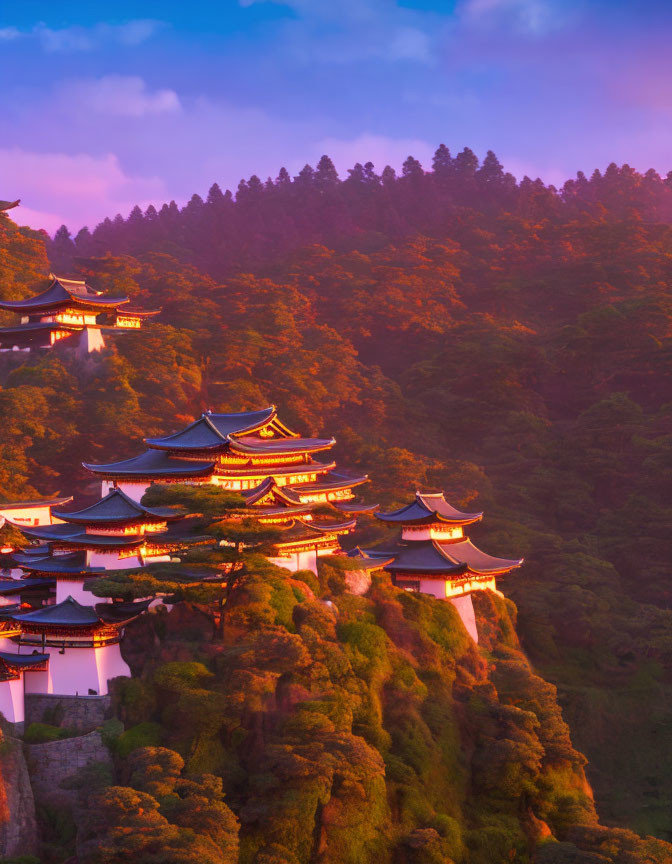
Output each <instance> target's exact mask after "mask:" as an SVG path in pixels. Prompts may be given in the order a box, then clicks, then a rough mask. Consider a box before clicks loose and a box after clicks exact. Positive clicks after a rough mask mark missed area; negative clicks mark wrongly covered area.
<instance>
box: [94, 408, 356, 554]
mask: <svg viewBox="0 0 672 864" xmlns="http://www.w3.org/2000/svg"><path fill="white" fill-rule="evenodd" d="M335 443H336V442H335V439H334V438H304V437H301V436H300V435H299V434H298V433H296V432H293V431H292V430H291V429H289V428H288V427H287V426H285V424H284V423H282V422H281V421H280V419H279V418H278V415H277V409H276V408H275V406H273V405H272V406H270V407H269V408H263V409H260V410H256V411H242V412H237V413H233V414H218V413H214V412H212V411H208V412H206V413H204V414H202V415H201V416H200V417H199V418H197V419H196V420H194V422H193V423H190V424H189V425H188V426H186V427H185V428H184V429H181V430H179V431H178V432H174V433H173V434H171V435H167V436H165V437H162V438H146V439H145V444H146V446H147V448H148V449H147V450H145V451H144V452H143V453H141V454H139V455H138V456H135V457H133V458H131V459H125V460H123V461H122V462H112V463H108V464H106V465H93V464H90V463H84V467H85V468H87V469H88V470H89V471H91V472H92V473H94V474H95V475H97V476H98V477H100V478H101V481H102V488H103V492H106V491H108V490H110V489H118V490H122V491H123V492H124V493H125V494H126V495H127V496H128V497H129V498H131V499H133V500H135V501H140V500H141V499H142V496H143V495H144V494H145V492H146V491H147V489H148V488H149V487H150V486H151V485H152V484H154V483H189V484H202V483H213V484H215V485H217V486H219V487H221V488H222V489H227V490H230V491H233V492H240V493H241V494H242V495H243V496H244V498H245V503H246V509H245V512H243V513H241V514H240V518H255V519H259V521H261V522H262V523H265V524H274V525H276V526H277V527H279V528H281V529H282V530H283V541H282V542H281V543H278V544H277V547H276V552H277V554H276V555H275V556H274V557H273V559H272V560H273V561H274V562H275V563H278V564H281V566H283V567H289V568H291V569H294V570H299V569H305V568H308V569H313V570H315V569H316V561H317V557H318V556H319V555H330V554H334V553H335V552H338V551H340V545H339V538H340V537H341V536H343V535H344V534H347V533H349V532H350V531H352V530H353V528H354V527H355V524H356V522H355V520H354V519H353V518H351V517H352V516H353V515H355V514H357V513H359V512H365V511H368V510H371V509H372V508H371V505H365V504H360V503H358V502H356V501H355V494H354V492H353V489H355V488H357V487H359V486H361V485H362V484H364V483H366V482H367V481H368V477H367V476H366V475H362V474H357V473H352V472H349V471H344V470H342V469H340V470H339V469H337V467H336V463H335V462H334V461H331V460H329V459H328V457H327V461H321V460H320V459H318V458H316V457H317V454H324V453H326V452H327V451H329V450H330V449H331V448H332V447H333V446H334V444H335ZM318 506H322V508H323V509H324V507H325V506H326V507H327V509H328V508H329V506H331V507H332V508H333V517H332V518H326V519H325V518H322V517H318V518H315V516H314V514H313V510H314V509H315V508H316V507H318ZM344 516H345V517H347V518H344Z"/></svg>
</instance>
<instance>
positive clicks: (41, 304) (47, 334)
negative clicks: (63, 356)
mask: <svg viewBox="0 0 672 864" xmlns="http://www.w3.org/2000/svg"><path fill="white" fill-rule="evenodd" d="M129 303H130V300H129V298H128V297H110V296H108V295H106V294H103V293H102V292H101V291H95V290H94V289H93V288H91V287H90V286H89V285H87V284H86V282H84V281H78V280H75V279H65V278H63V277H61V276H55V275H54V274H53V273H51V274H49V285H48V286H47V288H46V289H45V290H44V291H43V292H42V293H41V294H37V295H36V296H34V297H27V298H25V299H23V300H0V309H2V310H4V311H7V312H15V313H17V314H18V315H20V316H21V320H20V323H19V324H18V325H16V326H14V327H3V328H0V350H2V351H11V350H15V351H18V350H24V351H32V350H35V349H38V348H52V347H53V346H54V345H55V344H56V343H57V342H60V341H61V340H64V339H65V340H68V344H72V345H75V346H77V347H78V348H79V350H80V351H81V352H82V353H84V354H86V353H89V352H91V351H100V350H102V348H104V347H105V341H104V339H103V332H114V331H133V330H138V329H140V327H141V326H142V323H143V321H144V320H145V319H146V318H149V317H151V316H153V315H158V314H159V310H155V311H143V310H140V309H135V308H131V307H130V306H129V305H128V304H129Z"/></svg>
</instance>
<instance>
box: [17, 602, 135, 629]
mask: <svg viewBox="0 0 672 864" xmlns="http://www.w3.org/2000/svg"><path fill="white" fill-rule="evenodd" d="M149 602H151V601H140V602H138V603H125V604H115V603H98V604H97V605H96V606H95V608H94V607H93V606H83V605H82V604H81V603H78V602H77V600H75V599H74V598H73V597H67V598H66V599H65V600H63V601H62V602H61V603H56V604H54V605H52V606H42V607H41V608H40V609H34V610H33V611H32V612H19V613H14V614H13V615H12V618H13V620H14V621H17V622H18V623H19V624H21V626H22V627H25V628H26V629H29V630H34V629H37V630H40V631H42V630H44V631H45V632H47V631H49V630H57V629H59V628H67V629H68V630H77V629H82V630H83V631H89V630H91V629H95V628H97V627H105V626H112V627H114V626H115V625H122V624H127V623H128V622H129V621H131V620H133V618H137V617H138V615H140V614H141V613H142V612H144V611H145V610H146V609H147V608H148V606H149ZM113 607H117V608H113ZM122 607H123V608H122Z"/></svg>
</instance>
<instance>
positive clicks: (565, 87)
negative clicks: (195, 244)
mask: <svg viewBox="0 0 672 864" xmlns="http://www.w3.org/2000/svg"><path fill="white" fill-rule="evenodd" d="M671 36H672V4H670V3H668V2H661V0H656V2H654V0H638V2H632V0H455V2H438V0H403V2H394V0H217V2H209V3H208V2H203V0H186V2H185V0H180V2H176V0H161V2H158V0H157V2H145V0H116V2H114V3H109V2H107V3H101V2H98V0H89V2H87V3H82V2H69V0H59V2H57V3H54V2H53V0H49V2H43V0H38V2H34V0H22V2H21V3H18V2H9V0H0V199H14V198H21V199H22V207H21V210H20V211H14V213H15V214H16V215H15V216H14V218H15V219H17V221H20V222H21V223H23V224H29V225H31V226H32V227H34V228H45V229H47V230H48V231H50V232H53V231H54V230H55V229H56V228H58V226H59V225H61V224H62V223H65V224H66V225H67V226H68V227H69V228H70V229H71V230H72V231H73V233H74V232H76V231H77V230H79V228H81V227H82V226H83V225H88V226H90V227H93V226H94V225H95V224H97V223H98V222H100V221H101V220H102V219H103V218H105V216H111V217H113V216H114V215H115V214H116V213H121V214H122V215H124V216H126V215H127V214H128V213H129V212H130V210H131V208H132V207H133V206H134V205H135V204H139V205H140V206H141V207H142V208H143V209H144V208H145V207H147V206H148V205H149V204H150V203H153V204H155V205H157V204H158V205H160V204H162V203H163V202H164V201H170V200H171V199H174V200H176V201H177V202H178V204H183V203H185V202H186V201H187V200H188V199H189V198H190V197H191V195H192V194H193V193H194V192H197V193H199V194H200V195H202V196H204V197H205V195H206V194H207V190H208V188H209V187H210V185H211V184H212V183H213V182H218V183H219V184H220V186H222V188H231V189H232V190H233V191H235V188H236V186H237V185H238V182H239V180H240V179H241V178H247V177H249V176H251V175H252V174H257V175H258V176H260V177H261V178H262V179H266V177H268V176H270V177H276V176H277V173H278V170H279V169H280V167H281V166H285V167H286V168H287V169H288V170H289V171H290V172H291V173H293V174H296V173H298V171H299V170H300V169H301V168H302V167H303V165H304V164H306V163H307V162H308V163H310V164H313V165H314V164H315V163H316V162H317V160H318V159H319V158H320V156H321V155H322V154H323V153H327V154H328V155H330V156H331V158H332V159H333V160H334V162H335V164H336V166H337V168H338V170H339V172H340V173H341V175H342V176H347V169H348V168H350V167H352V165H354V163H355V162H362V163H364V162H366V161H369V160H370V161H372V162H373V163H374V164H375V166H376V168H377V169H378V170H382V169H383V168H384V167H385V165H386V164H390V165H392V166H393V167H395V168H397V169H398V168H399V166H400V165H401V163H402V162H403V160H404V159H405V158H406V156H408V155H409V154H412V155H414V156H415V157H416V158H418V159H419V160H420V161H421V162H422V163H423V165H424V166H425V167H426V168H429V167H430V166H431V157H432V153H433V152H434V150H435V149H436V147H437V146H438V144H440V143H445V144H446V145H447V146H448V147H449V148H450V150H451V152H453V153H456V152H458V151H459V150H461V149H462V148H463V147H465V146H467V147H471V148H472V150H474V151H475V152H476V154H477V155H478V156H480V157H483V156H484V155H485V153H486V151H487V150H488V149H492V150H494V151H495V153H496V154H497V155H498V157H499V158H500V161H501V162H503V164H504V165H505V167H506V168H507V169H508V170H510V171H511V172H512V173H513V174H515V175H516V176H517V177H519V178H521V177H522V176H524V175H525V174H527V175H529V176H531V177H533V178H534V177H537V176H540V177H542V179H544V180H545V181H547V182H550V183H555V184H556V185H559V184H562V182H564V180H565V179H567V178H568V177H570V176H573V175H575V174H576V172H577V171H578V170H583V171H584V172H586V173H590V172H592V171H593V169H595V168H600V169H603V168H605V167H606V165H608V164H609V163H610V162H612V161H613V162H617V163H619V164H621V163H623V162H628V163H629V164H630V165H632V166H634V167H635V168H638V169H640V170H647V169H648V168H651V167H652V168H655V169H656V170H658V171H659V172H661V173H667V171H668V170H672V122H671V121H672V74H671V73H672V51H671V50H670V47H669V46H670V37H671Z"/></svg>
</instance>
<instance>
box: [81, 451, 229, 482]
mask: <svg viewBox="0 0 672 864" xmlns="http://www.w3.org/2000/svg"><path fill="white" fill-rule="evenodd" d="M82 465H83V466H84V468H86V469H87V470H88V471H91V472H92V473H93V474H103V475H105V476H110V477H118V478H125V477H148V478H151V479H153V478H161V477H166V478H167V477H169V478H171V479H180V478H188V477H203V476H207V475H209V474H211V473H212V472H213V471H214V468H215V463H214V462H205V461H204V462H190V461H189V460H187V459H172V458H171V457H170V454H169V453H168V452H167V451H165V450H145V452H144V453H140V454H139V455H138V456H133V457H131V458H130V459H123V460H122V461H121V462H108V463H107V464H104V465H95V464H93V463H91V462H82Z"/></svg>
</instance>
